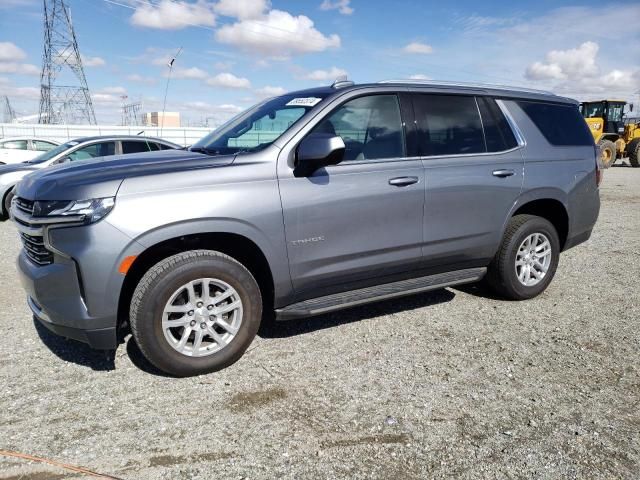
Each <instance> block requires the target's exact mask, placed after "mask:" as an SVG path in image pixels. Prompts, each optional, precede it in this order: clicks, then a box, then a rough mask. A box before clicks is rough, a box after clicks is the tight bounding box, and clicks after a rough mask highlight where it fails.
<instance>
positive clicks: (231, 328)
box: [130, 250, 262, 377]
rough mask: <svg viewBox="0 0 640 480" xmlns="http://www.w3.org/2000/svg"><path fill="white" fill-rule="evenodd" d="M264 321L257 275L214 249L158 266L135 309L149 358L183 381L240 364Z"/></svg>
mask: <svg viewBox="0 0 640 480" xmlns="http://www.w3.org/2000/svg"><path fill="white" fill-rule="evenodd" d="M261 317H262V298H261V295H260V288H259V287H258V284H257V283H256V281H255V279H254V278H253V275H251V273H250V272H249V270H247V269H246V268H245V267H244V266H243V265H242V264H240V263H239V262H237V261H236V260H234V259H233V258H231V257H229V256H227V255H224V254H223V253H220V252H216V251H212V250H193V251H189V252H184V253H180V254H177V255H174V256H172V257H169V258H166V259H164V260H162V261H161V262H159V263H157V264H156V265H155V266H153V267H152V268H151V269H150V270H149V271H148V272H147V273H146V274H145V275H144V276H143V277H142V279H141V280H140V283H139V284H138V286H137V287H136V289H135V291H134V294H133V298H132V300H131V309H130V323H131V331H132V333H133V337H134V338H135V341H136V343H137V344H138V346H139V347H140V350H141V351H142V353H143V354H144V356H145V357H146V358H147V359H148V360H149V361H150V362H151V363H152V364H153V365H155V366H156V367H157V368H159V369H160V370H162V371H164V372H167V373H169V374H172V375H176V376H180V377H184V376H191V375H200V374H203V373H209V372H213V371H216V370H220V369H222V368H225V367H227V366H229V365H231V364H233V363H234V362H236V361H237V360H238V359H239V358H240V357H241V356H242V354H243V353H244V352H245V350H246V349H247V348H248V347H249V345H250V344H251V342H252V340H253V339H254V337H255V336H256V333H257V331H258V327H259V326H260V320H261Z"/></svg>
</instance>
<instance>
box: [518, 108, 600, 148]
mask: <svg viewBox="0 0 640 480" xmlns="http://www.w3.org/2000/svg"><path fill="white" fill-rule="evenodd" d="M518 105H519V106H520V108H522V110H524V112H525V113H526V114H527V116H528V117H529V118H530V119H531V121H532V122H533V123H534V124H535V125H536V127H538V130H540V132H541V133H542V135H544V137H545V138H546V139H547V141H548V142H549V143H550V144H551V145H556V146H585V145H586V146H592V145H593V144H594V143H593V136H592V135H591V132H590V131H589V127H587V124H586V122H585V121H584V119H583V118H582V115H580V111H579V110H578V107H577V106H575V105H564V104H557V103H541V102H524V101H519V102H518Z"/></svg>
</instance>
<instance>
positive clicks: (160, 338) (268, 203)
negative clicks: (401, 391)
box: [12, 81, 600, 376]
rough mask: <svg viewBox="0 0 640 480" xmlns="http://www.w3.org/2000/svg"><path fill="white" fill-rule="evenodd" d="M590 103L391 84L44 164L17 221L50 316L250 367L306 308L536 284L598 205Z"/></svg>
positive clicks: (292, 99)
mask: <svg viewBox="0 0 640 480" xmlns="http://www.w3.org/2000/svg"><path fill="white" fill-rule="evenodd" d="M599 182H600V171H599V169H598V166H597V150H596V148H595V145H594V143H593V138H592V136H591V134H590V133H589V130H588V128H587V126H586V124H585V122H584V120H583V119H582V117H581V116H580V113H579V111H578V104H577V103H576V102H575V101H573V100H570V99H567V98H563V97H559V96H556V95H553V94H550V93H546V92H540V91H532V90H519V89H507V88H504V87H489V86H471V85H460V84H440V83H418V82H400V81H398V82H385V83H377V84H364V85H354V84H352V83H350V82H338V83H335V84H334V85H332V86H331V87H322V88H315V89H310V90H304V91H298V92H294V93H290V94H286V95H282V96H279V97H276V98H272V99H269V100H266V101H264V102H263V103H261V104H259V105H256V106H255V107H253V108H251V109H249V110H248V111H247V112H245V113H242V114H240V115H239V116H238V117H236V118H234V119H232V120H231V121H229V122H228V123H227V124H225V125H223V126H222V127H220V128H218V129H217V130H215V131H214V132H212V133H211V134H210V135H208V136H206V137H205V138H203V139H202V140H201V141H199V142H198V143H196V144H195V145H193V146H192V147H191V148H190V149H188V150H182V151H173V150H167V151H157V152H149V153H141V154H139V155H135V156H131V155H130V156H114V157H111V158H109V159H105V160H103V161H100V162H95V161H90V162H80V163H79V164H77V165H74V164H73V163H71V164H68V165H61V166H57V167H54V168H50V169H45V170H42V171H39V172H36V173H34V174H32V175H29V176H28V177H27V178H26V179H24V180H23V181H22V182H21V183H19V184H18V186H17V188H16V197H15V199H14V201H13V205H12V216H13V218H14V220H15V222H16V225H17V228H18V230H19V232H20V237H21V239H22V242H23V245H24V248H23V250H22V252H21V253H20V255H19V258H18V266H19V271H20V273H21V278H22V283H23V286H24V288H25V290H26V292H27V301H28V304H29V306H30V308H31V310H33V313H34V314H35V317H36V318H37V319H38V320H40V322H42V324H44V325H45V326H47V327H48V328H49V329H51V330H53V331H54V332H56V333H58V334H60V335H63V336H65V337H69V338H73V339H77V340H81V341H84V342H88V343H89V344H90V345H91V346H93V347H95V348H101V349H113V348H115V347H116V346H117V345H118V342H119V340H120V339H121V338H122V332H126V331H128V330H130V331H131V332H132V334H133V337H134V338H135V341H136V342H137V344H138V345H139V347H140V349H141V351H142V352H143V354H144V355H145V356H146V357H147V359H148V360H149V361H150V362H151V363H153V364H154V365H155V366H156V367H158V368H159V369H161V370H163V371H165V372H168V373H170V374H173V375H177V376H186V375H195V374H202V373H206V372H211V371H215V370H219V369H221V368H224V367H227V366H229V365H231V364H232V363H234V362H235V361H236V360H238V359H239V358H240V357H241V356H242V354H243V353H244V351H245V350H246V349H247V347H248V346H249V344H250V343H251V341H252V340H253V338H254V337H255V335H256V332H257V331H258V327H259V325H260V322H261V320H262V318H263V315H268V314H269V313H274V312H275V317H276V319H282V320H285V319H286V320H291V319H299V318H303V317H308V316H311V315H317V314H322V313H325V312H331V311H334V310H338V309H342V308H346V307H352V306H354V305H360V304H364V303H367V302H374V301H379V300H386V299H391V298H395V297H399V296H401V295H408V294H413V293H417V292H424V291H427V290H432V289H437V288H443V287H447V286H452V285H459V284H464V283H471V282H478V281H480V280H483V281H485V282H486V283H487V284H488V285H489V286H490V287H492V288H493V289H494V290H495V291H496V292H497V293H498V294H500V295H502V296H503V297H505V298H507V299H513V300H524V299H529V298H532V297H535V296H536V295H538V294H540V293H541V292H542V291H543V290H545V289H546V288H547V286H548V285H549V283H550V282H551V280H552V278H553V276H554V274H555V272H556V268H557V266H558V260H559V256H560V252H561V251H563V250H566V249H568V248H571V247H573V246H575V245H577V244H579V243H581V242H584V241H585V240H587V239H588V238H589V236H590V235H591V231H592V229H593V226H594V224H595V222H596V219H597V217H598V212H599V208H600V200H599V193H598V184H599Z"/></svg>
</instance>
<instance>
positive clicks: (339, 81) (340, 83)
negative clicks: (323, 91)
mask: <svg viewBox="0 0 640 480" xmlns="http://www.w3.org/2000/svg"><path fill="white" fill-rule="evenodd" d="M351 85H353V82H352V81H351V80H348V77H347V76H346V75H339V76H338V77H336V79H335V80H334V82H333V83H332V84H331V88H342V87H350V86H351Z"/></svg>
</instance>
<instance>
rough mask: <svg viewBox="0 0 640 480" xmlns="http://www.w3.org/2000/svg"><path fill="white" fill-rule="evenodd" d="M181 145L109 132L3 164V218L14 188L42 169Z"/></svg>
mask: <svg viewBox="0 0 640 480" xmlns="http://www.w3.org/2000/svg"><path fill="white" fill-rule="evenodd" d="M179 148H182V147H180V146H179V145H176V144H175V143H172V142H167V141H166V140H162V139H160V138H152V137H139V136H129V135H110V136H102V137H84V138H77V139H75V140H70V141H68V142H67V143H64V144H62V145H58V146H57V147H55V148H53V149H51V150H49V151H48V152H40V155H39V156H38V157H36V158H34V159H32V160H26V161H24V162H22V163H20V164H18V165H0V220H4V219H6V218H7V217H8V216H9V208H10V207H11V199H12V198H13V188H14V187H15V186H16V184H17V183H18V182H19V181H20V180H22V179H23V178H24V177H26V176H27V175H28V174H30V173H32V172H35V171H36V170H39V169H41V168H47V167H49V166H52V165H59V164H62V163H67V162H75V161H78V160H90V159H92V158H97V157H109V156H112V155H128V154H131V153H145V152H154V151H158V150H173V149H179Z"/></svg>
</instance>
